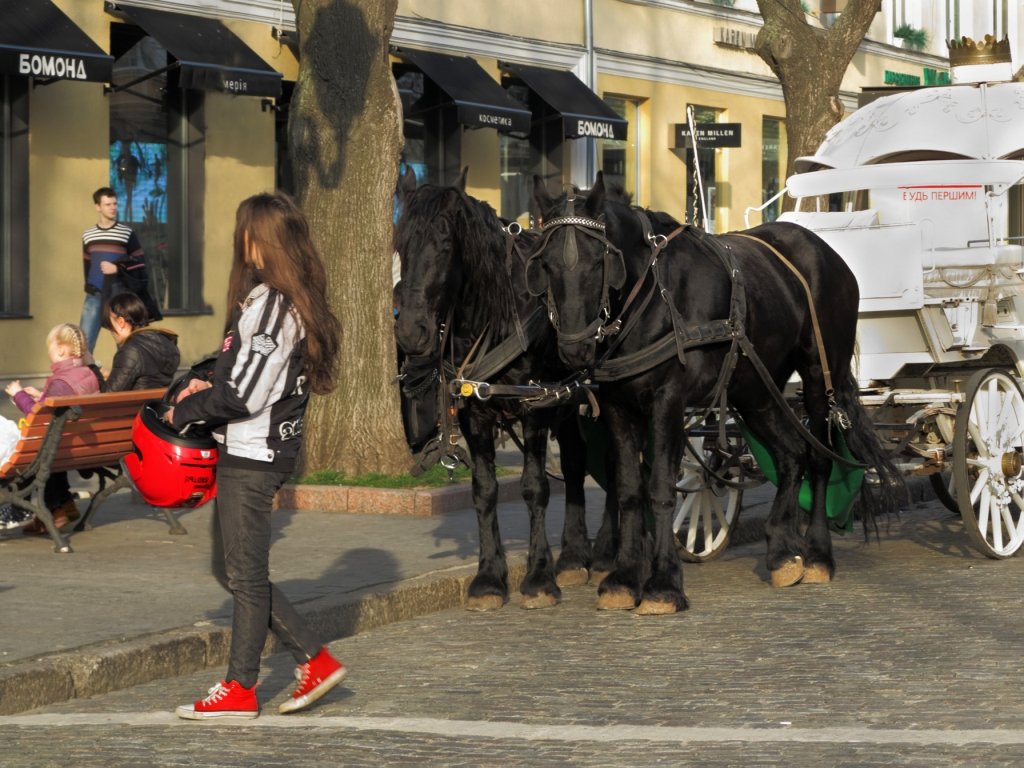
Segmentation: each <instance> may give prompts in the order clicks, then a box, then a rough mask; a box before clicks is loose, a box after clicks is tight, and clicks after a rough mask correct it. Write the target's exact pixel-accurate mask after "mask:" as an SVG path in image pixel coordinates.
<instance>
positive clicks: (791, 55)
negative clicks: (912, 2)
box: [756, 0, 882, 207]
mask: <svg viewBox="0 0 1024 768" xmlns="http://www.w3.org/2000/svg"><path fill="white" fill-rule="evenodd" d="M881 5H882V3H881V0H849V2H848V3H847V4H846V8H845V10H844V11H843V13H842V14H841V15H840V16H839V18H838V20H837V21H836V23H835V24H833V25H832V28H831V29H828V30H823V29H819V28H817V27H812V26H811V25H810V24H808V23H807V21H806V17H805V16H804V13H803V10H801V7H800V0H757V7H758V8H759V9H760V10H761V16H762V17H763V18H764V26H763V27H762V28H761V31H760V32H759V33H758V35H757V43H756V50H757V53H758V55H759V56H760V57H761V58H762V59H764V61H765V62H766V63H767V64H768V66H769V67H771V69H772V71H773V72H774V73H775V76H776V77H778V78H779V82H780V83H781V84H782V96H783V98H784V99H785V102H786V139H787V142H788V146H789V152H788V155H787V163H786V176H787V177H788V176H790V175H791V174H792V173H793V171H794V164H795V161H796V159H797V158H798V157H802V156H804V155H813V154H814V152H815V151H816V150H817V149H818V147H819V146H820V145H821V142H822V141H823V140H824V139H825V134H826V133H828V130H829V128H831V127H832V126H833V125H835V124H836V123H838V122H839V121H840V120H841V119H842V117H843V105H842V102H841V101H840V100H839V89H840V87H841V86H842V83H843V75H844V74H845V73H846V68H847V67H848V66H849V65H850V61H851V60H852V59H853V55H854V54H855V53H856V52H857V48H858V47H859V46H860V43H861V41H862V40H863V39H864V35H865V34H866V33H867V30H868V27H870V26H871V22H872V20H873V19H874V17H875V14H876V13H877V12H878V11H879V10H880V9H881ZM792 202H793V201H792V199H790V198H788V197H787V198H786V199H785V200H784V201H783V203H784V204H785V205H786V206H787V207H790V206H792Z"/></svg>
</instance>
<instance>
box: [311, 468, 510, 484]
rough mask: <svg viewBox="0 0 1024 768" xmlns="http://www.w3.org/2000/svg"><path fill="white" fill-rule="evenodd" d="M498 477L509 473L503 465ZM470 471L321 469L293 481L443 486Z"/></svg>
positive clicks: (465, 475) (457, 481) (459, 479)
mask: <svg viewBox="0 0 1024 768" xmlns="http://www.w3.org/2000/svg"><path fill="white" fill-rule="evenodd" d="M497 474H498V477H501V476H502V475H507V474H509V470H508V469H505V468H504V467H498V468H497ZM469 478H470V472H469V470H468V469H467V468H466V467H462V466H460V467H458V468H457V469H456V470H455V475H454V478H453V479H451V480H450V479H449V478H448V470H447V469H445V468H444V467H442V466H441V465H440V464H436V465H434V466H433V467H431V468H430V469H428V470H427V471H426V472H424V473H423V474H422V475H419V476H418V477H413V476H412V475H383V474H381V473H379V472H368V473H367V474H365V475H358V476H356V477H345V476H344V475H343V474H341V473H340V472H338V471H336V470H333V469H321V470H319V471H317V472H312V473H310V474H308V475H306V476H305V477H300V478H298V479H297V480H296V481H295V482H296V483H297V484H299V485H359V486H363V487H366V488H422V487H427V488H443V487H444V486H446V485H451V484H452V483H453V482H454V483H460V482H463V481H465V480H469Z"/></svg>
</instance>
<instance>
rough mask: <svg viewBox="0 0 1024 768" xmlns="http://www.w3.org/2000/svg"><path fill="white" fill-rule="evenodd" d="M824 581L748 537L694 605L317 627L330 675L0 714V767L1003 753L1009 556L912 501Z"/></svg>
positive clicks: (1010, 702)
mask: <svg viewBox="0 0 1024 768" xmlns="http://www.w3.org/2000/svg"><path fill="white" fill-rule="evenodd" d="M836 549H837V560H838V572H837V578H836V580H835V581H834V582H833V583H832V584H831V585H828V586H809V585H808V586H796V587H793V588H789V589H784V590H773V589H771V588H770V587H769V586H767V584H766V582H765V579H766V574H765V572H764V566H763V545H761V544H750V545H746V546H741V547H736V548H733V549H731V550H729V551H728V552H727V553H726V554H725V555H724V556H723V557H722V558H720V559H719V560H716V561H714V562H712V563H707V564H704V565H701V566H690V565H688V566H685V571H684V573H685V578H686V592H687V595H688V597H689V599H690V601H691V605H692V607H691V610H689V611H687V612H685V613H684V614H681V615H677V616H670V617H643V618H641V617H637V616H634V615H632V614H631V613H625V612H598V611H596V610H595V608H594V589H593V588H592V587H579V588H574V589H571V590H567V591H566V593H565V598H564V600H563V602H562V604H561V605H559V606H557V607H555V608H552V609H547V610H540V611H524V610H520V609H518V608H516V607H515V606H514V605H513V604H510V605H509V606H507V607H506V608H504V609H503V610H501V611H497V612H493V613H472V612H467V611H463V610H460V609H456V610H448V611H443V612H440V613H436V614H432V615H429V616H425V617H421V618H418V619H413V620H408V621H402V622H398V623H394V624H391V625H388V626H385V627H381V628H378V629H374V630H371V631H367V632H363V633H361V634H358V635H356V636H353V637H348V638H345V639H343V640H339V641H336V642H333V643H331V648H332V650H333V651H335V652H336V653H337V654H338V655H340V656H341V658H343V659H344V660H345V662H346V663H347V664H348V665H349V667H350V668H351V675H350V677H349V680H348V681H346V683H345V687H344V688H341V689H339V690H337V691H335V692H332V693H331V694H330V695H328V696H327V697H326V698H325V699H324V700H323V701H322V702H321V703H320V704H319V705H317V706H315V707H314V708H312V709H311V710H309V711H308V712H306V713H300V714H295V715H290V716H287V717H282V716H278V715H276V705H277V704H278V703H279V702H280V701H281V700H282V698H283V697H284V696H286V695H287V692H288V690H289V689H290V685H291V662H290V660H289V659H288V658H287V657H286V656H284V655H281V654H276V655H274V656H271V657H269V658H268V659H266V661H265V673H264V679H263V682H262V685H261V688H260V695H261V698H262V700H263V703H264V706H265V707H266V712H267V714H264V715H263V716H261V717H260V718H259V719H257V720H253V721H242V722H241V723H240V724H227V723H210V724H206V723H193V722H185V721H179V720H177V719H176V718H175V717H174V715H173V714H172V712H173V707H174V706H175V705H177V704H180V703H183V702H186V701H190V700H192V699H195V698H196V697H197V696H199V695H200V694H202V693H203V692H205V690H206V688H207V687H209V686H210V685H212V683H213V682H214V681H215V679H216V675H217V672H216V671H214V672H205V673H197V674H190V675H188V676H183V677H178V678H173V679H167V680H161V681H156V682H152V683H147V684H145V685H140V686H137V687H135V688H130V689H127V690H124V691H120V692H117V693H113V694H108V695H104V696H99V697H95V698H91V699H78V700H72V701H69V702H66V703H63V704H59V705H53V706H50V707H47V708H44V709H40V710H35V711H32V712H28V713H24V714H21V715H15V716H10V717H3V718H0V733H2V734H3V738H2V739H0V764H3V765H5V766H50V765H60V766H65V765H75V766H141V765H147V766H149V765H159V766H176V765H200V766H250V765H252V766H256V765H259V766H277V765H282V766H293V765H294V766H299V765H301V766H320V765H323V766H327V765H331V766H336V765H345V766H377V765H410V766H412V765H416V766H421V765H422V766H561V765H580V766H647V765H701V766H891V765H914V766H938V767H942V766H1011V765H1012V766H1017V765H1021V764H1024V704H1022V703H1021V696H1020V691H1021V687H1022V682H1024V673H1022V671H1021V668H1020V663H1019V658H1020V656H1021V653H1022V649H1024V638H1022V634H1024V632H1022V629H1021V623H1022V621H1021V618H1020V617H1019V612H1020V611H1019V608H1020V600H1019V598H1018V596H1017V594H1016V587H1017V585H1019V584H1020V582H1021V580H1022V577H1024V560H1022V559H1020V558H1014V559H1010V560H1005V561H998V562H997V561H991V560H987V559H985V558H983V557H981V556H980V555H977V554H975V553H974V552H973V551H972V550H970V549H969V548H968V546H967V541H966V536H965V535H964V533H963V531H962V530H961V525H960V522H959V520H958V518H956V517H954V516H952V515H951V514H950V513H948V512H946V511H945V510H944V509H943V508H942V507H940V506H939V505H938V504H937V503H935V502H932V503H929V504H927V505H924V506H922V507H919V508H917V509H915V510H912V511H909V512H905V513H904V514H903V515H902V517H901V519H900V520H898V521H893V522H892V524H891V525H890V526H889V527H888V528H887V529H886V528H883V530H882V532H881V535H880V540H879V541H877V542H876V541H871V542H869V543H865V542H864V541H863V539H862V538H861V537H860V536H859V535H850V536H846V537H843V538H837V539H836Z"/></svg>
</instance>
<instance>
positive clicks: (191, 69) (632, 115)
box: [0, 0, 1021, 379]
mask: <svg viewBox="0 0 1024 768" xmlns="http://www.w3.org/2000/svg"><path fill="white" fill-rule="evenodd" d="M843 5H844V3H843V2H842V0H835V1H833V2H829V1H828V0H811V1H810V2H806V3H804V6H805V11H806V18H807V19H808V20H809V21H810V23H812V24H820V25H822V26H828V25H830V24H831V23H834V21H835V19H836V14H837V13H841V12H842V7H843ZM923 6H928V7H927V8H923ZM0 8H3V9H4V10H6V11H7V12H8V13H7V18H8V19H12V18H13V19H16V20H18V23H15V24H13V25H8V26H7V28H6V30H5V31H2V32H0V68H2V74H3V83H4V89H3V94H4V96H3V98H4V104H3V113H2V115H3V116H2V125H0V132H2V135H0V140H2V146H0V176H2V179H0V226H2V238H0V327H2V328H3V329H4V331H5V333H4V338H5V340H6V341H7V343H5V344H3V345H2V346H0V378H4V379H10V378H15V377H26V378H27V377H31V376H38V375H42V374H43V373H44V372H45V370H46V368H47V365H46V355H45V344H44V338H45V335H46V333H47V331H48V330H49V328H51V327H52V326H53V325H55V324H56V323H59V322H64V321H72V322H77V320H78V313H79V309H80V307H81V302H82V298H83V279H82V271H81V246H80V242H81V233H82V231H83V230H84V229H86V228H87V227H89V226H91V225H92V224H94V223H95V219H96V215H95V210H94V208H93V204H92V200H91V194H92V192H93V190H95V189H96V188H98V187H100V186H106V185H110V186H113V187H115V189H117V190H118V192H119V195H120V198H121V218H122V220H123V221H126V222H127V223H129V224H131V225H132V226H133V227H135V228H136V229H137V231H138V232H139V234H140V237H141V238H142V242H143V246H144V248H145V250H146V252H147V256H148V257H149V259H150V267H151V271H152V281H153V284H154V287H155V290H156V292H157V294H158V297H159V300H160V302H161V305H162V306H163V308H164V314H165V316H166V319H165V321H164V322H163V323H162V325H165V326H167V327H169V328H171V329H173V330H175V331H177V332H178V333H179V334H180V346H181V349H182V360H183V361H184V362H188V361H192V360H194V359H197V358H199V357H201V356H202V355H204V354H206V353H208V352H210V351H212V350H215V349H216V348H217V346H218V344H219V337H220V333H221V329H222V327H223V318H224V312H225V307H224V295H225V293H226V281H227V273H228V270H229V267H230V258H231V245H232V244H231V233H232V230H233V226H234V211H235V208H236V207H237V204H238V202H239V201H240V200H241V199H243V198H244V197H247V196H248V195H250V194H253V193H255V192H258V191H263V190H267V189H271V188H273V187H274V186H278V185H280V186H285V187H287V185H288V180H287V179H288V175H287V172H286V164H285V163H284V162H282V158H283V157H285V156H286V150H287V147H286V137H285V131H284V130H283V126H284V125H285V123H286V117H287V103H288V97H289V94H290V89H291V84H292V83H293V82H294V81H295V79H296V76H297V72H298V66H299V63H298V60H297V56H296V53H295V49H294V45H293V44H294V33H292V34H289V31H291V30H293V29H294V17H293V13H292V6H291V3H290V2H289V1H288V0H159V1H158V0H131V1H130V2H120V1H118V2H103V0H0ZM882 8H883V10H882V12H880V13H879V14H878V15H877V16H876V19H875V22H874V24H873V25H872V27H871V30H870V32H869V34H868V36H867V39H866V40H865V41H864V43H863V44H862V45H861V48H860V50H859V51H858V53H857V55H856V56H855V58H854V60H853V62H852V64H851V66H850V67H849V69H848V72H847V75H846V78H845V80H844V82H843V92H842V101H843V103H844V106H845V108H846V110H847V112H852V111H853V109H855V108H856V107H857V105H858V101H859V98H860V95H861V93H862V92H863V91H864V89H871V88H878V87H884V86H899V85H910V84H913V83H914V80H915V78H916V79H917V81H918V82H919V83H921V84H927V83H933V82H942V78H944V77H948V59H947V54H946V49H945V44H944V41H945V39H946V37H947V36H959V35H961V34H963V35H971V36H975V37H981V36H982V35H983V34H985V33H986V32H992V31H995V32H996V33H998V34H1000V35H1001V34H1003V33H1006V34H1009V36H1010V37H1011V41H1013V42H1014V43H1016V40H1017V39H1019V35H1018V34H1017V33H1018V32H1019V27H1020V24H1021V19H1020V16H1019V13H1018V10H1017V7H1016V4H1015V3H1012V2H1007V1H1004V0H997V1H996V2H994V3H993V2H981V1H980V0H978V2H955V0H944V1H943V2H942V3H917V2H913V3H912V2H909V0H907V1H906V2H903V0H884V2H883V4H882ZM760 25H761V18H760V15H759V14H758V12H757V6H756V3H755V2H754V1H753V0H714V1H712V0H566V1H565V2H561V3H557V4H553V3H551V2H550V1H549V0H519V1H518V2H516V3H514V4H510V3H508V2H503V1H502V0H467V1H466V2H452V1H451V0H400V1H399V6H398V15H397V18H396V21H395V28H394V33H393V38H392V41H391V42H392V54H391V60H392V66H393V70H394V73H395V78H396V82H397V83H398V86H399V92H400V95H401V97H402V103H403V109H404V118H405V122H404V125H405V131H404V132H405V137H406V143H405V149H404V152H403V161H404V162H405V163H407V164H408V165H410V166H411V167H412V168H414V169H415V171H416V173H417V175H418V176H419V177H420V178H421V179H423V180H429V181H433V182H451V181H454V179H455V178H456V177H457V175H458V173H459V172H460V171H461V169H462V168H464V167H468V168H469V174H468V187H467V188H468V191H469V192H470V193H471V194H473V195H475V196H477V197H480V198H482V199H484V200H487V201H488V202H489V203H491V205H493V206H494V208H495V209H496V210H497V211H498V212H499V213H501V214H502V215H503V216H505V217H507V218H509V219H518V220H519V221H521V222H523V223H524V224H526V223H528V222H529V219H530V216H531V202H530V201H531V199H532V185H533V178H534V176H539V177H541V178H542V179H544V180H545V181H546V183H547V184H548V185H549V186H550V187H551V189H552V190H554V189H557V188H558V187H559V186H561V185H563V184H567V183H575V184H577V185H579V186H589V185H590V184H591V183H592V181H593V179H594V176H595V174H596V172H597V171H598V170H601V171H603V172H604V174H605V176H606V178H607V179H609V180H611V181H612V182H614V183H617V184H620V185H621V186H622V187H623V188H624V189H625V190H626V191H628V192H629V193H630V194H632V196H633V199H634V201H635V202H636V203H638V204H640V205H644V206H649V207H653V208H657V209H661V210H665V211H668V212H669V213H671V214H673V215H675V216H676V217H678V218H680V219H683V218H685V219H687V220H692V219H694V218H695V217H696V218H697V219H698V220H706V223H707V226H708V227H709V228H711V229H713V230H714V231H718V232H722V231H726V230H729V229H737V228H741V227H742V226H743V215H744V211H745V210H746V209H747V208H748V207H755V206H759V205H760V204H761V203H762V202H763V201H764V200H766V199H767V198H769V197H771V196H772V195H773V194H774V193H776V192H777V191H778V190H779V189H781V185H783V184H784V183H785V178H784V177H785V169H784V165H785V157H786V127H785V118H786V115H785V107H784V103H783V98H782V91H781V88H780V86H779V84H778V82H777V81H776V80H775V78H774V76H773V75H772V74H771V72H770V71H769V69H768V68H767V66H766V65H765V64H764V63H763V62H762V61H761V59H760V58H759V57H758V56H757V55H756V54H755V53H754V52H753V50H752V48H753V44H754V39H755V37H756V35H757V32H758V30H759V28H760ZM904 26H910V27H912V28H913V29H918V30H924V31H925V43H924V45H923V48H922V49H921V50H916V49H914V48H913V47H908V46H907V45H906V44H905V43H904V40H905V39H907V38H905V37H899V36H897V32H899V31H900V29H901V27H904ZM282 31H283V32H284V33H285V34H284V35H282V34H280V33H281V32H282ZM901 34H905V30H904V31H903V32H901ZM289 43H291V44H292V45H289ZM691 122H692V123H693V125H694V129H695V130H696V133H697V142H696V148H695V147H694V144H693V142H692V138H691V133H692V131H691V130H690V123H691ZM774 215H776V211H775V210H774V209H773V208H768V209H766V211H765V212H764V216H765V217H767V218H771V217H772V216H774ZM113 354H114V345H113V341H112V339H111V338H109V335H108V334H103V336H102V337H101V341H100V343H99V344H98V345H97V350H96V357H97V358H98V359H99V360H100V361H102V362H104V363H107V364H109V362H110V360H111V359H112V357H113Z"/></svg>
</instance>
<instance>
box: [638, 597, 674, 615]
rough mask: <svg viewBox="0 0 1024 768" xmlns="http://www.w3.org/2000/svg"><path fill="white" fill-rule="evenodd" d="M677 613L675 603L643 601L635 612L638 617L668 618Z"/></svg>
mask: <svg viewBox="0 0 1024 768" xmlns="http://www.w3.org/2000/svg"><path fill="white" fill-rule="evenodd" d="M676 612H677V611H676V604H675V603H673V602H669V601H664V602H662V601H660V600H641V601H640V605H638V606H637V607H636V610H635V611H634V613H635V614H636V615H637V616H667V615H668V614H670V613H676Z"/></svg>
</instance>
